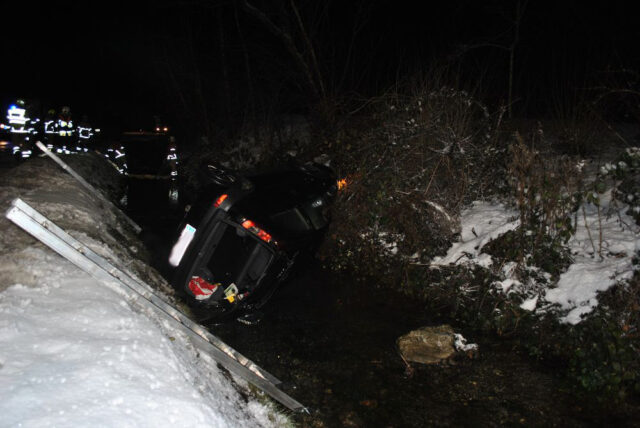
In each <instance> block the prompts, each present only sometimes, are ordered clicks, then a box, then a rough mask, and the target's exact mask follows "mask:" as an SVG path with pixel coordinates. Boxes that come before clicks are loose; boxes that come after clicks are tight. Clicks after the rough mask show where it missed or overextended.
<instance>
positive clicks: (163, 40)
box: [0, 0, 640, 130]
mask: <svg viewBox="0 0 640 428" xmlns="http://www.w3.org/2000/svg"><path fill="white" fill-rule="evenodd" d="M250 3H251V4H253V5H255V6H257V7H259V8H260V9H261V10H264V11H266V12H267V13H268V14H269V16H271V17H272V18H273V19H274V20H275V21H276V22H284V21H278V19H279V16H280V15H282V11H283V10H284V11H285V12H284V14H286V13H287V12H286V11H287V5H288V4H289V2H288V1H280V2H277V1H271V2H268V1H259V0H253V1H250ZM296 3H297V4H298V5H299V7H300V10H301V12H302V13H303V17H304V19H305V22H306V23H308V24H309V26H308V28H309V32H310V34H311V38H312V41H313V43H314V46H316V48H317V49H318V54H319V62H320V68H321V69H322V72H323V73H324V76H325V77H326V78H327V80H328V81H331V82H332V83H333V85H332V89H333V94H332V95H344V94H350V93H357V94H360V95H362V96H371V95H375V94H379V93H381V92H383V91H384V89H385V88H387V87H389V86H390V85H392V84H393V83H394V82H395V81H396V79H397V78H398V76H406V75H409V74H410V73H412V72H415V71H419V70H426V69H428V68H429V67H430V66H432V65H433V64H435V63H437V61H443V60H451V58H463V59H462V60H461V61H460V62H461V63H462V64H464V65H463V67H462V68H463V76H464V79H466V81H467V82H469V83H472V82H473V80H474V78H479V76H480V75H482V77H483V79H484V82H485V83H484V84H485V91H486V92H487V95H488V98H489V100H490V101H495V102H496V103H497V102H500V100H503V99H504V97H505V93H504V89H505V83H504V82H505V79H506V77H505V76H506V70H507V55H506V53H505V51H504V50H500V49H497V48H494V47H491V46H489V45H491V44H500V45H507V44H508V43H509V42H510V41H511V39H512V34H513V33H512V25H511V19H512V16H513V13H514V4H515V2H512V1H483V2H478V1H460V0H452V1H448V2H438V3H439V4H431V3H432V2H402V1H388V0H373V1H360V2H356V1H352V2H347V1H333V2H320V1H300V0H298V1H297V2H296ZM427 3H428V4H427ZM238 4H239V3H238V2H234V1H233V0H220V1H216V0H211V1H208V2H206V1H166V0H160V1H155V2H142V3H136V4H135V5H133V4H132V3H118V2H101V1H91V2H89V1H83V2H49V3H46V4H45V5H41V4H39V3H35V2H33V3H32V2H11V3H10V4H7V5H4V6H3V9H2V17H3V19H2V25H3V31H2V33H3V42H2V46H3V48H2V52H3V65H2V74H1V75H0V77H1V78H0V82H1V83H0V85H1V86H0V99H1V101H2V102H3V104H6V103H9V102H11V101H12V100H14V99H15V98H17V97H25V98H28V99H34V100H39V102H40V104H41V108H42V109H43V110H46V109H47V108H50V107H53V108H56V109H59V108H60V107H61V106H62V105H69V106H71V108H72V111H73V112H74V113H76V114H81V113H86V114H88V115H89V117H90V118H91V119H92V120H93V121H94V122H95V123H96V124H97V125H99V126H102V127H105V128H107V127H111V128H113V129H114V130H115V129H117V130H123V129H132V128H139V127H150V126H152V124H153V122H152V118H153V116H154V115H159V116H161V117H162V118H163V119H164V120H165V121H166V122H167V123H169V124H171V125H174V126H177V127H178V128H179V127H180V126H181V125H183V126H187V125H186V124H187V122H189V125H188V126H197V125H194V124H197V123H200V122H198V120H200V121H202V120H204V119H202V118H204V117H205V116H206V117H209V118H211V117H216V118H217V117H222V116H221V114H222V112H223V111H224V113H225V115H226V116H224V117H225V120H227V121H229V120H232V118H234V117H237V116H238V115H239V114H240V112H241V111H246V110H247V108H248V107H247V105H248V104H249V103H250V100H254V101H255V100H259V99H262V100H274V99H275V100H277V103H274V104H277V109H280V110H281V111H283V112H286V111H304V108H305V105H306V104H305V103H306V102H307V100H308V97H306V94H305V93H304V92H305V91H304V88H301V87H300V85H299V84H297V83H296V82H294V80H295V78H294V77H293V74H292V71H291V70H292V69H294V68H295V67H294V66H293V65H292V64H291V58H290V57H289V56H288V55H287V52H286V50H285V49H284V48H283V46H282V44H281V42H280V40H278V39H277V38H275V37H274V36H273V35H272V34H271V33H269V32H268V31H266V30H265V28H264V27H263V26H261V25H260V24H259V23H258V22H257V21H256V20H255V19H253V18H252V17H251V16H248V15H247V14H246V13H245V12H244V11H243V10H242V8H241V7H239V6H238ZM628 4H629V3H628V2H600V3H599V4H595V5H592V4H591V2H589V5H587V4H586V3H585V2H580V1H564V2H539V1H533V0H532V1H529V2H527V4H526V9H525V12H524V15H523V19H522V23H521V39H520V43H519V44H518V47H517V51H516V52H517V53H516V95H519V96H520V99H521V100H520V101H519V108H520V110H519V111H520V113H521V114H543V113H544V112H545V108H546V106H548V105H547V104H546V103H545V98H546V97H551V96H552V95H551V92H552V91H553V88H554V87H557V86H561V85H562V84H569V85H574V86H579V85H582V84H585V82H586V81H590V80H589V79H592V78H593V77H594V76H597V74H598V73H599V72H602V71H604V70H606V69H615V68H619V69H622V68H623V67H626V68H632V69H637V68H638V59H639V56H638V47H637V43H638V40H640V37H639V36H640V34H639V32H640V31H639V30H638V28H639V26H638V24H637V15H635V14H634V13H632V11H631V10H630V9H629V6H628ZM278 5H284V6H283V7H278ZM319 5H320V6H319ZM418 5H420V6H418ZM279 13H280V15H278V14H279ZM318 16H321V18H318ZM314 22H318V24H317V25H313V23H314ZM358 22H362V23H363V25H362V28H361V30H360V31H359V33H358V34H357V37H356V38H355V39H353V40H354V42H353V47H352V50H351V53H349V46H350V41H351V40H352V34H353V28H354V25H356V24H357V23H358ZM285 26H286V25H285ZM221 40H223V43H222V44H221ZM221 46H223V49H221ZM469 47H473V48H469ZM221 58H222V59H223V60H224V67H221V64H222V63H223V62H222V61H221ZM247 58H248V62H245V61H246V60H247ZM347 58H349V59H347ZM247 64H249V65H250V70H251V78H250V80H249V78H245V76H247V69H246V66H247ZM193 70H197V76H198V79H199V80H196V79H194V78H193V76H194V74H193ZM223 76H226V78H225V79H226V80H225V79H223ZM221 82H225V84H224V85H223V84H222V83H221ZM248 82H250V85H249V84H248ZM185 88H188V90H185ZM526 94H535V96H528V95H526ZM181 97H182V98H181ZM525 98H526V100H525ZM251 103H253V101H251ZM255 104H256V105H258V107H256V108H260V107H259V106H260V105H261V104H260V103H259V102H258V101H255ZM262 106H264V103H263V104H262ZM263 108H264V107H263ZM203 110H205V111H203ZM199 115H200V116H201V118H200V119H198V117H199ZM201 119H202V120H201ZM190 121H192V122H190ZM221 121H222V120H221Z"/></svg>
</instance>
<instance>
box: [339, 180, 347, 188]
mask: <svg viewBox="0 0 640 428" xmlns="http://www.w3.org/2000/svg"><path fill="white" fill-rule="evenodd" d="M346 188H347V179H346V178H343V179H341V180H338V190H344V189H346Z"/></svg>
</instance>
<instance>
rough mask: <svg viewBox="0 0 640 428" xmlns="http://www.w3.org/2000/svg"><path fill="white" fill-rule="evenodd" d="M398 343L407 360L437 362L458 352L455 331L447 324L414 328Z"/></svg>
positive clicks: (427, 362)
mask: <svg viewBox="0 0 640 428" xmlns="http://www.w3.org/2000/svg"><path fill="white" fill-rule="evenodd" d="M396 343H397V344H398V349H399V350H400V354H401V355H402V357H403V358H404V360H405V361H407V362H408V361H413V362H416V363H422V364H436V363H440V362H442V361H444V360H447V359H448V358H450V357H452V356H453V355H454V354H455V353H456V347H455V332H454V331H453V328H451V326H450V325H447V324H445V325H440V326H436V327H422V328H419V329H417V330H413V331H411V332H409V333H407V334H405V335H404V336H401V337H400V338H399V339H398V340H397V342H396Z"/></svg>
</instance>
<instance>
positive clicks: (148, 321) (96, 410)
mask: <svg viewBox="0 0 640 428" xmlns="http://www.w3.org/2000/svg"><path fill="white" fill-rule="evenodd" d="M84 162H85V163H86V164H85V168H84V169H85V170H86V171H92V172H91V173H92V174H93V175H94V177H93V178H100V177H98V175H99V174H100V173H101V170H100V168H101V166H100V165H98V164H96V163H97V162H99V159H98V158H91V159H89V158H86V159H84ZM106 175H108V174H106V173H105V178H104V181H105V182H107V181H108V177H106ZM18 196H19V197H21V198H22V199H24V200H25V201H26V202H28V203H29V204H31V205H32V206H33V207H34V208H36V209H37V210H39V211H40V212H42V213H43V214H45V215H46V216H48V217H49V218H50V219H51V220H53V221H54V222H55V223H57V224H58V225H59V226H61V227H62V228H63V229H65V230H67V231H68V232H70V233H71V234H72V235H73V236H74V237H75V238H77V239H79V240H81V241H83V242H84V243H85V244H87V245H89V246H90V247H91V248H92V249H93V250H94V251H96V252H98V253H99V254H100V255H102V256H104V257H106V258H107V259H109V260H110V261H111V262H113V263H114V264H116V265H118V266H121V267H124V268H125V270H128V271H129V272H131V273H132V274H133V275H134V276H136V277H139V278H144V280H145V281H147V282H150V285H152V286H154V287H156V288H159V289H164V290H169V289H168V287H167V286H166V284H163V283H162V279H161V278H160V277H159V275H157V273H155V272H154V271H153V270H152V269H150V268H149V267H148V266H146V265H145V264H144V263H143V262H141V261H140V260H139V258H140V257H139V255H140V254H142V253H143V249H142V248H141V247H140V244H139V243H138V242H137V240H136V239H135V237H133V236H131V234H130V233H129V232H127V230H126V228H125V226H124V225H123V223H122V222H121V221H118V219H117V216H116V214H115V213H113V212H110V211H108V210H106V209H105V208H104V207H102V206H101V204H100V203H99V201H97V200H96V199H95V198H93V197H92V196H91V195H89V194H88V193H87V192H86V191H85V190H84V189H83V188H82V187H81V186H80V185H78V184H77V183H76V182H75V181H74V180H73V178H72V177H71V176H69V175H67V174H66V173H64V172H63V171H62V170H61V169H59V167H57V166H56V165H55V164H53V162H51V161H50V160H48V159H33V160H30V161H28V162H27V163H25V164H22V165H21V166H19V167H18V168H15V169H13V170H10V171H5V172H4V174H3V176H2V181H0V206H2V207H4V209H6V208H8V206H9V202H10V201H11V200H12V199H13V198H15V197H18ZM0 236H1V237H0V427H16V426H24V427H46V426H55V427H66V426H69V427H90V426H91V427H93V426H114V427H116V426H117V427H127V426H131V427H134V426H135V427H141V426H148V427H163V426H171V427H227V426H238V427H240V426H242V427H246V426H284V425H287V424H288V420H287V418H286V417H284V416H283V415H281V414H278V413H276V412H275V411H273V410H272V408H270V407H268V406H267V405H265V404H262V403H261V402H259V401H256V399H254V398H247V395H246V394H241V393H240V392H238V388H241V387H239V386H237V384H243V382H241V381H239V380H233V379H232V378H230V377H229V375H228V374H226V373H223V372H222V371H221V370H220V369H219V368H218V366H217V365H216V363H215V362H214V361H213V360H211V359H210V358H209V357H208V356H206V355H201V354H198V352H197V351H196V350H195V349H194V348H193V346H192V345H191V344H190V342H189V341H188V339H186V338H185V337H184V336H182V335H180V334H179V333H178V332H176V331H173V330H172V329H171V327H170V326H167V325H166V324H163V322H162V321H161V320H160V319H158V318H157V317H156V316H155V315H154V314H150V313H147V312H145V311H142V310H140V309H138V308H137V307H135V306H132V305H131V304H129V303H128V302H127V301H125V300H124V299H123V298H122V297H121V296H120V295H119V294H117V293H116V292H114V291H112V290H110V289H108V288H106V287H105V286H104V285H102V284H100V283H99V282H97V281H96V280H94V279H93V278H91V277H90V276H88V275H87V274H85V273H84V272H82V271H81V270H79V269H78V268H76V267H75V266H73V265H72V264H71V263H69V262H67V261H66V260H65V259H63V258H61V257H60V256H58V255H57V254H55V253H54V252H53V251H51V250H49V249H48V248H46V247H44V246H43V245H42V244H40V243H39V242H37V241H35V239H33V238H31V237H30V236H29V235H27V234H26V233H25V232H23V231H22V230H21V229H19V228H18V227H17V226H15V225H14V224H13V223H11V222H9V221H8V220H7V219H5V218H4V217H2V218H1V219H0ZM168 298H170V296H168ZM249 397H251V396H249Z"/></svg>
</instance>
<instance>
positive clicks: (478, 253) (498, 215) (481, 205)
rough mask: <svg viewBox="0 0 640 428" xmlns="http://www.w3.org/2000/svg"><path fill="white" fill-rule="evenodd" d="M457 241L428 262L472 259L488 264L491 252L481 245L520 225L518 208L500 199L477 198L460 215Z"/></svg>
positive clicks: (490, 261)
mask: <svg viewBox="0 0 640 428" xmlns="http://www.w3.org/2000/svg"><path fill="white" fill-rule="evenodd" d="M460 220H461V226H462V231H461V233H460V242H456V243H454V244H453V245H452V246H451V248H450V249H449V251H448V252H447V255H446V256H444V257H435V258H434V259H433V261H432V262H431V266H445V265H449V264H463V263H472V264H480V265H481V266H485V267H488V266H491V264H492V263H493V261H492V260H491V256H490V255H488V254H483V253H482V247H484V246H485V245H486V244H487V243H489V242H490V241H492V240H493V239H495V238H497V237H499V236H500V235H502V234H504V233H506V232H508V231H510V230H513V229H516V228H517V227H518V226H519V225H520V220H519V218H518V212H517V211H516V210H512V209H509V208H507V207H505V206H504V205H503V204H500V203H493V202H486V201H476V202H474V203H473V205H472V206H471V207H470V208H468V209H466V210H464V211H463V212H462V215H461V219H460Z"/></svg>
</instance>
